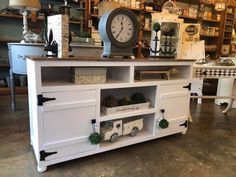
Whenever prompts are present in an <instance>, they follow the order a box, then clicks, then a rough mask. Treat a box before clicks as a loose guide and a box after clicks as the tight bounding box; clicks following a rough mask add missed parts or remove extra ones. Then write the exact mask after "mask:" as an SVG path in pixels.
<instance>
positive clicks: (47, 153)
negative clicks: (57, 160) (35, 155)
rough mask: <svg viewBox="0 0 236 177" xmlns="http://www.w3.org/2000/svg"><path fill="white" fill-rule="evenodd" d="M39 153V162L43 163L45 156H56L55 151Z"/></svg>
mask: <svg viewBox="0 0 236 177" xmlns="http://www.w3.org/2000/svg"><path fill="white" fill-rule="evenodd" d="M39 153H40V161H45V158H46V157H47V156H50V155H53V154H56V153H57V151H55V152H45V151H44V150H43V151H40V152H39Z"/></svg>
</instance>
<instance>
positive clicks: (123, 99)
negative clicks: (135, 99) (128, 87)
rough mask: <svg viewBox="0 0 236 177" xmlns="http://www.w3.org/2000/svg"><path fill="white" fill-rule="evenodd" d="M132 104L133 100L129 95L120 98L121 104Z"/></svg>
mask: <svg viewBox="0 0 236 177" xmlns="http://www.w3.org/2000/svg"><path fill="white" fill-rule="evenodd" d="M130 104H131V101H130V99H129V97H127V96H125V97H124V98H122V99H120V100H119V106H124V105H130Z"/></svg>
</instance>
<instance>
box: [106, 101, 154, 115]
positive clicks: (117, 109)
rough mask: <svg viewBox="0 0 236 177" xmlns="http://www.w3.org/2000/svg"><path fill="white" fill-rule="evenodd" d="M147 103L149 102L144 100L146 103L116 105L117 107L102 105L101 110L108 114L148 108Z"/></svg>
mask: <svg viewBox="0 0 236 177" xmlns="http://www.w3.org/2000/svg"><path fill="white" fill-rule="evenodd" d="M149 104H150V102H146V103H139V104H132V105H125V106H117V107H112V108H107V107H104V106H102V112H103V113H105V114H107V115H109V114H115V113H118V112H120V113H122V112H128V111H135V110H142V109H148V108H149Z"/></svg>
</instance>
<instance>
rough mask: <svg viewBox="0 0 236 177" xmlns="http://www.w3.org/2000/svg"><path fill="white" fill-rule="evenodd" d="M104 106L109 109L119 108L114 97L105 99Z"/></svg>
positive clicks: (110, 96) (109, 96)
mask: <svg viewBox="0 0 236 177" xmlns="http://www.w3.org/2000/svg"><path fill="white" fill-rule="evenodd" d="M102 105H103V106H105V107H107V108H112V107H116V106H118V103H117V99H116V97H115V96H113V95H108V96H106V97H105V98H104V99H103V101H102Z"/></svg>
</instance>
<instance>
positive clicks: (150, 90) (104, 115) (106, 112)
mask: <svg viewBox="0 0 236 177" xmlns="http://www.w3.org/2000/svg"><path fill="white" fill-rule="evenodd" d="M156 89H157V87H156V86H145V87H132V88H130V87H128V88H119V89H102V90H101V119H110V118H112V117H119V115H123V114H124V113H126V114H129V113H132V114H134V115H135V114H136V112H140V113H141V114H142V112H147V111H148V110H152V109H153V108H155V100H156ZM134 94H142V95H143V96H144V98H145V99H146V100H145V101H146V102H145V103H138V104H137V103H134V102H133V103H132V101H133V100H132V99H131V96H132V95H134ZM109 97H112V98H113V100H108V99H107V98H109ZM124 98H125V99H128V100H129V101H130V104H128V105H123V106H121V104H120V103H121V100H122V99H124ZM110 101H114V103H112V104H113V106H111V107H108V106H107V104H108V103H106V102H110ZM132 114H131V115H132Z"/></svg>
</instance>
